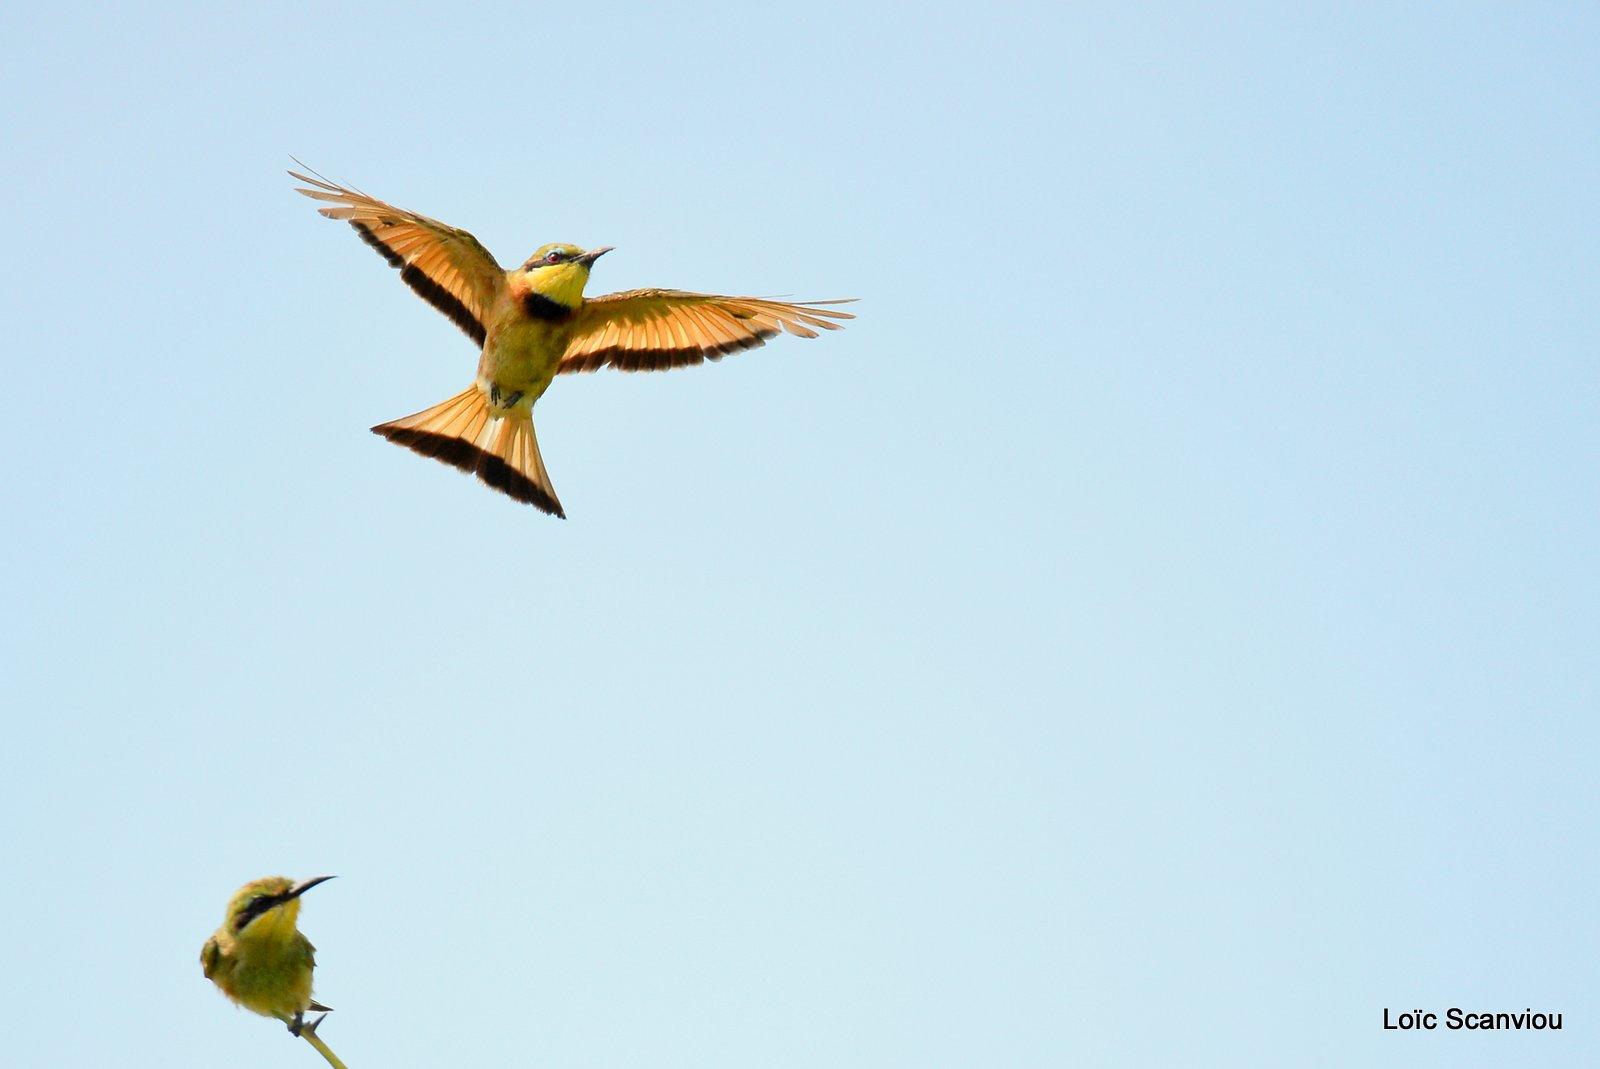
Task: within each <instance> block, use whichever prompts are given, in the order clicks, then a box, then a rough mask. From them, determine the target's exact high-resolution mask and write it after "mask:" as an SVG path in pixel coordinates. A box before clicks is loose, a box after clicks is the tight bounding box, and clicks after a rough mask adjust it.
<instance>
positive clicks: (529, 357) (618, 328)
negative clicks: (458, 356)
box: [289, 161, 855, 518]
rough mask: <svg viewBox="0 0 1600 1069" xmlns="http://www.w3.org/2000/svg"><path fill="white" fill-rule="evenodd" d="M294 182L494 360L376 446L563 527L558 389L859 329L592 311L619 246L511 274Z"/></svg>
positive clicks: (434, 229) (333, 193) (732, 316)
mask: <svg viewBox="0 0 1600 1069" xmlns="http://www.w3.org/2000/svg"><path fill="white" fill-rule="evenodd" d="M297 162H298V161H297ZM308 169H309V168H308ZM289 174H290V176H291V177H293V178H295V179H297V180H298V181H301V182H304V183H306V184H307V185H308V186H311V187H313V188H310V189H304V188H302V189H300V190H299V192H301V193H304V194H305V195H306V196H308V197H311V198H312V199H314V200H320V201H326V202H328V203H329V204H331V205H333V207H328V208H321V209H318V210H319V211H320V212H321V213H322V214H323V215H325V216H327V217H328V218H329V219H343V220H345V221H347V222H348V223H349V224H350V225H351V226H352V227H354V228H355V230H356V233H358V234H360V235H361V240H363V241H365V242H366V243H367V244H368V245H371V246H372V247H373V248H374V249H376V250H377V251H378V254H379V255H380V256H382V257H383V258H384V259H385V260H387V261H388V263H389V266H390V267H393V268H396V269H398V270H399V272H400V279H401V281H403V282H405V283H406V284H407V285H408V286H410V287H411V288H412V289H413V290H415V291H416V292H417V293H418V294H419V295H420V296H421V297H422V299H423V300H425V301H427V302H428V303H429V304H431V305H433V306H434V307H435V308H437V309H438V310H439V311H441V312H443V313H444V314H445V315H446V316H448V317H449V318H450V320H451V321H452V322H453V323H455V325H456V326H458V327H460V328H461V329H462V330H463V331H465V332H466V333H467V336H468V337H470V338H471V339H472V340H473V341H474V342H475V343H476V344H477V345H478V346H479V347H480V348H481V350H482V352H481V355H480V356H479V358H478V377H477V381H475V382H474V383H473V384H472V385H471V386H469V387H468V388H467V389H465V390H463V391H461V392H460V393H458V394H456V395H455V396H454V397H452V398H450V399H449V400H448V401H444V402H442V403H440V404H437V405H434V406H433V407H432V408H429V409H425V410H423V411H421V412H418V413H417V414H416V415H413V416H407V417H405V418H404V419H397V420H395V421H393V422H392V423H384V424H380V425H379V426H376V427H374V428H372V430H373V432H374V433H376V434H381V435H383V436H384V437H385V438H387V439H389V441H391V442H394V443H395V444H396V445H403V446H405V447H407V448H408V449H411V450H414V451H415V452H418V453H421V454H422V455H423V456H429V457H434V458H436V459H438V460H442V461H444V462H445V463H446V464H452V465H454V466H455V467H457V468H460V469H461V470H462V471H466V472H472V473H475V474H476V475H477V476H478V478H479V479H481V480H483V481H484V482H485V483H487V484H489V485H490V486H492V487H494V488H495V489H496V490H499V491H501V492H502V493H505V494H508V495H510V496H511V497H513V498H516V499H517V500H518V501H525V502H527V503H528V504H530V505H534V506H535V507H537V508H540V509H543V510H544V511H545V512H549V513H553V514H554V515H557V516H560V517H562V518H565V517H566V513H565V512H563V511H562V509H561V502H560V501H558V500H557V499H556V493H555V490H554V489H552V488H551V485H550V475H549V473H548V472H547V471H545V467H544V461H543V460H542V459H541V458H540V456H539V442H538V439H536V438H535V437H534V434H533V403H534V402H535V401H537V400H538V399H539V397H540V395H542V394H543V393H544V391H545V390H546V388H548V387H549V385H550V383H551V381H552V380H553V379H554V378H555V377H556V376H557V375H560V374H566V373H568V372H573V371H594V370H597V369H598V368H602V367H614V368H618V369H620V370H622V371H657V370H662V369H665V368H674V367H684V366H685V365H688V364H698V363H701V362H702V361H705V360H719V359H721V358H722V357H724V356H726V355H728V354H729V353H733V352H738V351H739V350H741V349H753V348H755V347H756V346H758V345H762V344H764V343H765V342H766V340H767V339H768V338H770V337H773V336H774V335H776V334H777V333H778V332H779V331H780V330H783V331H788V332H789V333H790V334H794V335H796V336H798V337H801V338H815V337H816V336H817V332H816V330H814V329H813V328H816V327H820V328H822V329H824V330H837V329H839V324H837V323H835V322H832V321H833V320H838V319H854V318H855V317H854V316H852V315H850V314H849V313H847V312H840V311H835V310H833V309H829V308H823V307H819V306H821V305H832V304H845V303H848V302H847V301H807V302H801V303H791V302H788V301H773V300H767V299H765V298H761V297H718V296H713V295H710V294H704V293H686V292H684V291H682V290H663V289H646V290H627V291H625V292H622V293H608V294H606V295H605V296H603V297H595V298H593V299H592V300H586V299H585V298H584V296H583V287H584V285H585V283H587V282H588V281H589V270H590V268H592V267H593V266H594V262H595V261H596V260H597V259H599V258H600V257H601V256H603V255H605V254H606V253H608V252H610V251H611V247H610V246H609V245H608V246H606V247H604V248H599V249H593V250H591V251H589V252H585V251H584V250H582V249H580V248H578V247H577V246H576V245H567V244H559V243H558V244H554V245H545V246H544V247H542V248H540V249H539V251H537V252H535V253H534V254H533V256H532V257H531V258H530V259H529V260H528V261H527V262H526V263H524V264H522V265H521V266H520V267H514V268H512V269H510V270H509V271H508V270H505V269H503V268H502V267H501V266H500V265H499V264H498V263H496V262H495V258H494V257H493V256H491V255H490V254H489V250H487V249H485V248H484V247H483V246H482V245H481V244H479V243H478V239H477V238H475V237H473V236H472V235H471V234H469V233H467V232H466V231H465V230H457V229H456V228H454V227H451V226H446V225H445V224H444V223H441V222H439V221H438V220H436V219H429V218H428V217H427V216H424V215H417V214H415V213H413V212H408V211H403V210H401V209H399V208H395V207H393V206H391V205H388V204H385V203H384V202H383V201H381V200H376V199H374V198H372V197H369V196H367V195H366V194H365V193H360V192H357V191H355V190H352V189H345V188H344V187H343V186H339V185H335V184H334V183H333V182H330V181H328V180H326V179H324V178H323V177H321V176H320V175H317V174H316V172H315V171H313V172H312V173H311V175H304V174H299V173H297V172H295V171H290V172H289Z"/></svg>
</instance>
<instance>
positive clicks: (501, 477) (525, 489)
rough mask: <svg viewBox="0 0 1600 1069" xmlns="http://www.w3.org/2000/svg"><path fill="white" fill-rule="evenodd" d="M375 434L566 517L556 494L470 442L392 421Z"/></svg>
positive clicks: (514, 497) (561, 516) (511, 496)
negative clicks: (400, 425) (402, 425)
mask: <svg viewBox="0 0 1600 1069" xmlns="http://www.w3.org/2000/svg"><path fill="white" fill-rule="evenodd" d="M372 433H373V434H376V435H380V436H382V437H384V438H387V439H388V440H389V441H391V442H393V443H394V444H395V445H400V446H405V447H406V448H407V449H409V450H411V451H412V452H413V453H420V454H421V455H422V456H425V457H432V458H433V459H434V460H437V461H439V462H441V463H444V464H449V465H450V466H451V467H453V468H458V469H460V470H461V471H464V472H466V473H467V474H469V475H476V476H477V477H478V481H479V482H481V483H483V484H484V485H486V486H489V487H492V488H494V489H496V490H498V491H500V492H501V493H502V494H505V495H506V496H507V497H509V498H511V499H513V500H515V501H520V502H522V503H523V504H525V505H532V506H533V507H534V508H536V509H538V510H539V511H541V512H547V513H549V514H550V515H552V516H555V517H556V518H557V519H562V520H564V519H566V518H567V514H566V512H565V511H564V510H563V509H562V508H561V502H560V501H557V500H556V497H555V495H554V494H552V493H550V492H549V491H547V490H545V489H544V488H543V487H542V486H540V485H539V484H538V483H536V482H534V481H533V480H532V479H530V478H528V477H527V476H526V475H523V474H522V473H521V472H519V471H517V470H516V469H514V468H512V467H511V465H509V464H507V463H506V462H505V461H504V460H503V459H501V458H500V457H497V456H495V455H494V454H493V453H486V452H484V451H483V450H482V449H479V448H478V447H477V446H475V445H473V444H472V443H471V442H467V441H463V440H462V439H460V438H452V437H450V436H449V435H445V434H433V433H432V432H430V431H419V430H417V429H415V428H414V427H396V426H395V425H394V424H392V423H380V424H379V425H378V426H376V427H373V428H372Z"/></svg>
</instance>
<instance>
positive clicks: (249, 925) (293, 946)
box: [200, 876, 333, 1035]
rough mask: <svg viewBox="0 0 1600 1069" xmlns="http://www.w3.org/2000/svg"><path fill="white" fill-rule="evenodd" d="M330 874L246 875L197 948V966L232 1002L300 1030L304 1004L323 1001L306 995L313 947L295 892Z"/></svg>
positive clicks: (316, 1004) (306, 1007) (302, 891)
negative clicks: (301, 926) (303, 876)
mask: <svg viewBox="0 0 1600 1069" xmlns="http://www.w3.org/2000/svg"><path fill="white" fill-rule="evenodd" d="M331 879H333V877H332V876H315V877H313V878H311V879H309V880H301V881H300V882H299V883H293V882H292V881H290V880H289V879H288V878H287V877H284V876H267V877H264V878H262V879H259V880H251V881H250V882H249V883H247V884H245V885H244V886H243V887H241V888H239V889H238V890H237V891H235V892H234V894H233V897H232V898H231V899H229V900H228V912H227V915H226V916H225V917H223V920H222V927H220V928H218V929H217V930H216V932H215V934H213V935H212V936H211V938H210V939H207V940H206V945H205V946H203V947H201V948H200V968H201V969H202V970H204V971H205V974H206V977H207V979H209V980H210V981H211V982H212V983H214V984H216V985H217V986H218V987H219V988H221V989H222V993H223V994H224V995H227V996H228V997H229V998H230V999H232V1000H233V1001H234V1002H236V1003H238V1004H239V1005H241V1006H243V1007H244V1008H245V1009H247V1010H250V1011H252V1012H254V1013H259V1014H261V1015H262V1016H263V1017H276V1018H277V1019H278V1020H280V1021H282V1022H283V1023H284V1024H286V1025H288V1026H289V1031H291V1032H293V1033H294V1034H295V1035H300V1033H301V1031H302V1029H304V1030H307V1031H310V1030H312V1029H314V1028H315V1025H314V1024H312V1025H307V1024H306V1023H305V1014H306V1011H307V1010H320V1011H322V1012H324V1013H326V1012H327V1011H328V1007H327V1006H324V1005H322V1004H321V1003H319V1002H317V1001H316V1000H314V999H313V998H312V997H311V971H312V970H313V969H314V968H316V964H317V963H316V959H315V957H314V955H315V952H316V949H317V948H316V947H314V946H312V945H311V940H309V939H307V938H306V937H305V936H304V935H302V934H301V932H300V929H299V928H298V927H297V926H296V922H297V921H298V920H299V917H300V896H301V895H303V894H305V893H306V892H307V891H309V890H311V889H312V888H313V887H315V886H317V885H318V884H320V883H324V882H326V881H327V880H331Z"/></svg>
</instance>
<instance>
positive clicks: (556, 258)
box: [544, 252, 561, 264]
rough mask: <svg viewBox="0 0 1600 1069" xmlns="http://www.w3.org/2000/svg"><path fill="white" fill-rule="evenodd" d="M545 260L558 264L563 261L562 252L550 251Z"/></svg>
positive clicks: (548, 262)
mask: <svg viewBox="0 0 1600 1069" xmlns="http://www.w3.org/2000/svg"><path fill="white" fill-rule="evenodd" d="M544 262H545V263H547V264H558V263H560V262H561V253H559V252H552V253H549V254H548V255H546V256H545V258H544Z"/></svg>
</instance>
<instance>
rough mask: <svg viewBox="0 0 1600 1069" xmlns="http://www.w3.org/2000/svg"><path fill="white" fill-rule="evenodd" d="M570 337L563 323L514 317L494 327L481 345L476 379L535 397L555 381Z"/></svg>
mask: <svg viewBox="0 0 1600 1069" xmlns="http://www.w3.org/2000/svg"><path fill="white" fill-rule="evenodd" d="M570 336H571V327H570V325H569V324H567V323H564V322H554V321H551V320H545V319H529V318H526V317H523V316H517V317H514V318H511V319H508V320H507V321H506V322H503V323H500V324H497V325H496V329H494V330H492V331H490V332H489V337H488V338H487V340H486V341H485V343H484V347H483V357H482V358H481V359H480V360H479V362H478V378H479V380H480V381H482V382H485V383H492V384H494V385H497V386H499V387H500V388H501V390H502V391H503V392H506V393H516V392H520V393H522V394H525V395H527V396H529V397H530V398H533V397H537V396H538V395H539V394H541V393H543V392H544V390H545V387H547V386H549V385H550V380H551V379H553V378H555V375H556V368H557V367H558V366H559V365H560V363H561V357H562V355H563V354H564V353H565V352H566V350H567V341H568V339H569V338H570Z"/></svg>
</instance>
